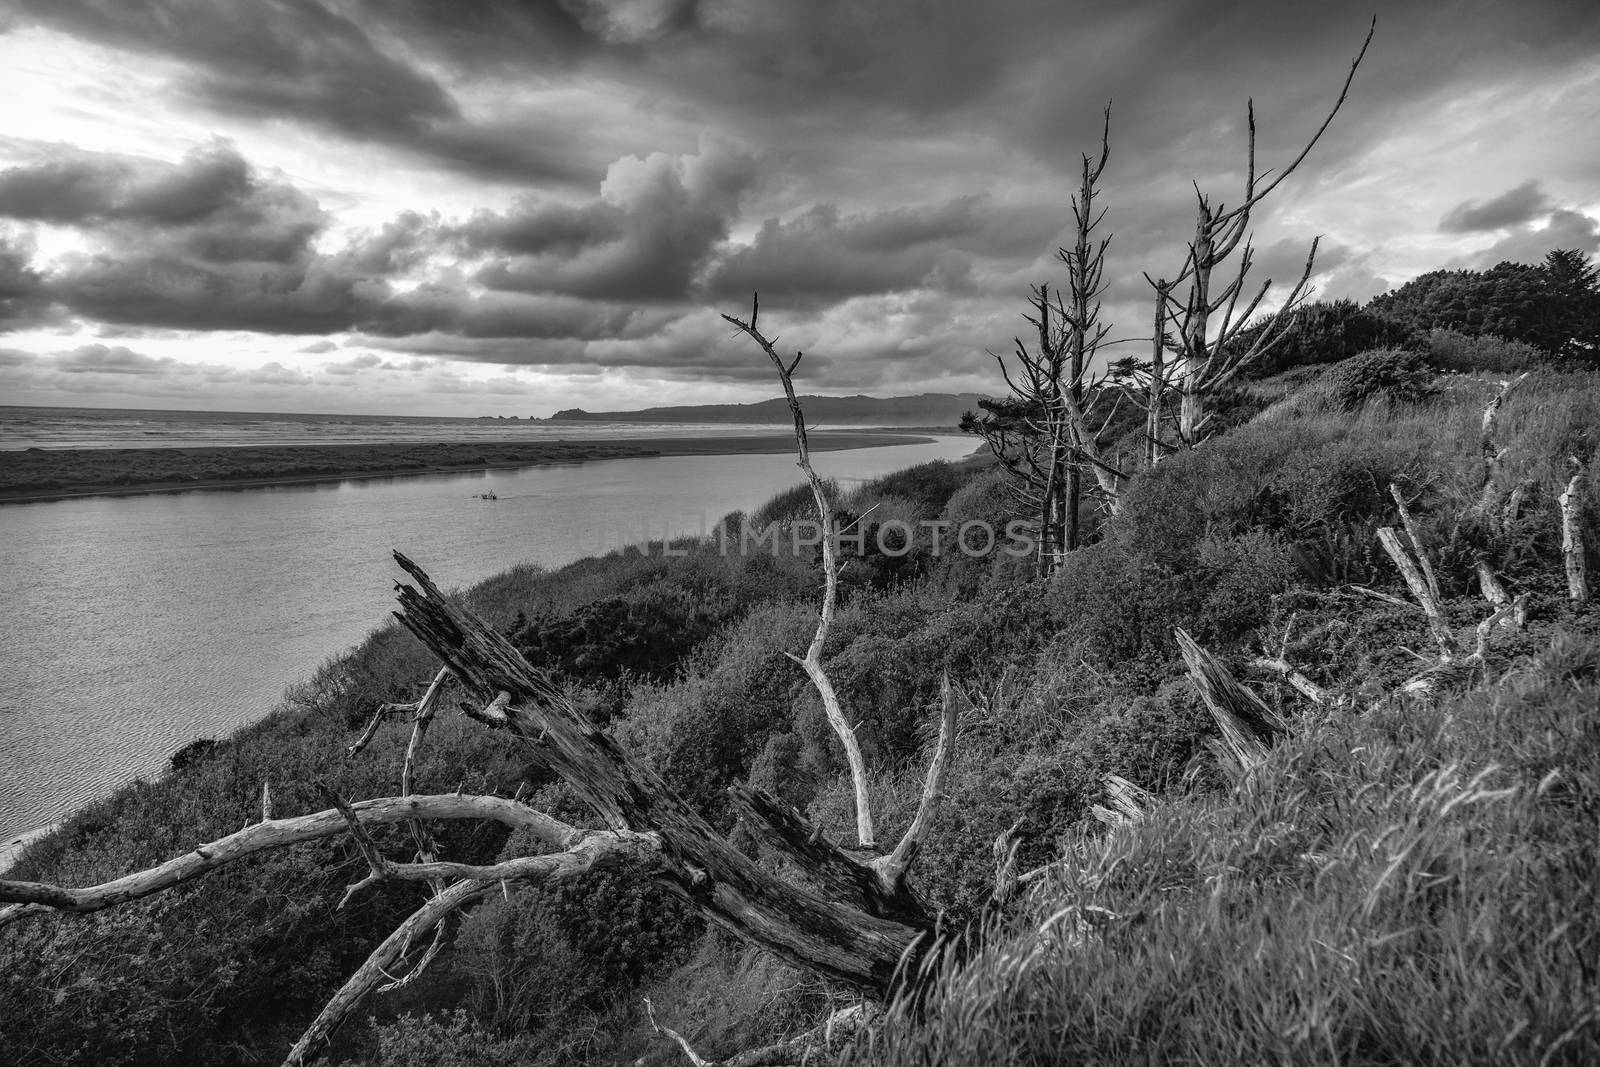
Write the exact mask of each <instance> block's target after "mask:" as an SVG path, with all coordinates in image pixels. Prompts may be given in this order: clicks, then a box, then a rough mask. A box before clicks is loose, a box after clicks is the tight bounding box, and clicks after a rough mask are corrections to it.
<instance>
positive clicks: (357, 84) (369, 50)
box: [19, 0, 603, 182]
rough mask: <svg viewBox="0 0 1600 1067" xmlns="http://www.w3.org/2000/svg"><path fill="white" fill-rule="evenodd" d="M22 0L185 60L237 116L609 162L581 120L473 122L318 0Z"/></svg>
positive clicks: (497, 156) (572, 162) (551, 158)
mask: <svg viewBox="0 0 1600 1067" xmlns="http://www.w3.org/2000/svg"><path fill="white" fill-rule="evenodd" d="M19 3H20V7H19V10H20V12H21V14H22V15H23V16H24V17H26V18H28V19H31V20H32V21H33V22H35V23H37V24H39V25H43V26H47V27H51V28H54V29H58V30H61V31H63V32H67V33H71V34H73V35H75V36H78V37H81V38H85V39H88V40H93V41H96V42H99V43H101V44H104V45H108V46H111V47H114V48H120V49H125V50H128V51H134V52H144V53H148V54H154V55H159V56H165V57H169V58H172V59H175V60H178V61H180V62H181V63H183V64H184V67H185V72H184V74H183V75H181V76H180V79H179V82H178V88H179V90H180V92H181V93H183V94H186V95H187V96H189V97H190V98H192V99H194V100H195V101H197V102H199V103H201V104H203V105H205V106H207V107H209V108H212V109H214V110H217V111H220V112H224V113H227V114H233V115H241V116H246V117H255V118H262V119H290V120H294V121H299V122H304V123H308V124H310V125H313V126H318V127H323V128H326V129H328V130H330V131H332V132H336V133H338V134H342V135H345V136H348V137H352V138H355V139H357V140H362V141H372V142H379V143H384V144H390V145H394V146H396V147H399V148H402V149H406V150H412V151H417V152H421V153H424V154H427V155H431V156H434V157H437V158H439V159H441V160H443V161H444V162H447V163H449V164H451V165H453V166H455V167H457V168H458V169H461V170H464V171H467V172H469V173H474V174H480V175H484V176H489V177H497V178H515V179H538V180H547V181H555V182H570V181H576V180H581V179H585V178H590V177H592V176H593V175H594V174H595V173H596V172H597V169H598V168H600V167H602V166H603V161H600V160H596V159H593V158H589V155H588V153H586V152H585V151H584V149H583V144H582V140H581V123H579V122H564V121H561V120H559V119H547V120H546V121H543V122H540V123H537V124H533V126H534V127H536V128H531V127H530V124H529V123H518V124H507V123H495V122H486V123H477V122H474V121H472V120H471V119H469V118H467V117H466V116H465V115H463V113H462V110H461V108H460V106H459V104H458V103H457V101H456V100H455V98H454V97H453V96H452V95H451V94H450V92H449V91H448V90H447V89H446V88H445V87H444V85H442V84H441V83H440V81H439V80H438V79H437V78H436V77H435V76H434V75H433V74H431V73H429V72H428V71H426V70H424V69H422V68H421V67H419V66H416V65H414V64H413V63H410V62H408V61H406V60H405V59H403V58H401V57H399V56H397V55H394V54H391V53H390V52H389V51H387V50H386V49H385V48H384V47H382V46H381V45H380V44H379V43H378V42H377V41H375V40H374V38H373V36H372V35H370V34H369V33H368V31H367V30H366V29H365V28H364V27H362V26H361V25H359V24H358V23H357V22H356V21H354V20H353V19H351V18H350V17H348V16H346V15H345V14H342V13H340V12H338V11H336V10H334V9H332V8H331V7H330V6H327V5H324V4H322V3H318V2H316V0H226V2H218V0H144V2H141V3H138V4H132V3H127V2H125V0H19ZM479 6H482V5H479ZM393 14H395V15H401V14H403V12H400V11H396V12H394V13H393ZM494 24H495V22H494V20H485V21H484V22H483V23H482V26H483V32H485V33H487V32H491V31H492V28H493V26H494ZM401 25H402V26H403V25H404V23H401Z"/></svg>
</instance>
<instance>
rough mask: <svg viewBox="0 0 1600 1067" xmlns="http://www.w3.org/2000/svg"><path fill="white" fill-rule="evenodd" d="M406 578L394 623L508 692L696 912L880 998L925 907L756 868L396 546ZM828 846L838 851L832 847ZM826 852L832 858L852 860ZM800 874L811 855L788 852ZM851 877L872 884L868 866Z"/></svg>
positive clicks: (468, 680) (920, 931)
mask: <svg viewBox="0 0 1600 1067" xmlns="http://www.w3.org/2000/svg"><path fill="white" fill-rule="evenodd" d="M395 558H396V559H397V560H398V561H399V563H400V565H401V566H402V567H403V568H404V569H405V570H406V571H407V572H408V573H409V574H410V575H411V577H412V579H413V581H414V582H415V585H402V586H401V587H400V603H401V610H400V611H399V612H398V613H397V615H398V616H399V618H400V621H401V622H402V623H403V624H404V625H405V626H406V628H407V629H409V630H410V631H411V632H412V633H414V634H415V635H416V636H417V637H418V638H419V639H420V640H421V641H422V642H423V643H424V644H425V645H427V646H428V647H429V648H430V649H431V650H432V651H433V653H434V654H435V655H437V656H439V657H440V659H442V660H443V661H444V662H445V663H446V664H447V665H448V666H449V667H450V669H451V671H452V672H453V673H454V674H455V676H456V678H457V679H458V680H459V681H460V682H461V684H462V686H463V687H464V688H465V689H466V690H467V692H468V693H469V694H471V695H474V696H476V697H478V698H479V699H481V700H489V699H491V696H492V695H493V694H499V693H502V692H504V693H506V694H508V695H509V700H507V701H506V702H505V703H504V706H503V710H502V711H501V712H500V715H499V720H500V722H501V724H502V726H503V728H504V729H506V730H508V731H509V732H510V733H512V734H513V735H514V736H517V737H519V738H522V739H523V740H525V741H527V742H528V743H530V744H533V745H534V746H536V747H537V749H538V751H539V754H540V757H541V760H542V761H543V762H544V763H545V765H546V766H548V767H549V768H550V769H551V770H552V771H553V772H555V773H556V774H557V775H559V776H560V777H561V778H562V779H563V780H565V781H566V783H567V784H568V785H569V786H570V787H571V788H572V789H573V791H574V792H575V793H576V794H577V795H578V796H579V797H580V798H581V799H582V800H583V801H584V802H585V803H587V804H588V805H589V807H590V808H591V809H593V810H594V811H595V813H596V814H597V815H599V816H600V817H601V818H602V819H603V820H604V821H605V823H606V825H607V826H608V827H610V828H611V829H612V830H615V831H626V830H634V831H639V832H644V831H649V832H652V833H654V834H657V835H659V839H660V841H661V849H660V855H661V875H660V876H661V878H662V879H663V881H664V882H665V883H666V884H667V885H669V886H672V887H673V888H676V889H677V890H678V891H679V892H680V893H681V894H682V895H683V896H684V897H685V898H687V899H688V900H689V901H690V902H691V903H693V904H694V905H695V906H696V907H697V908H698V909H699V910H700V912H701V914H702V915H704V916H705V917H707V918H708V919H711V920H712V921H714V922H717V923H719V924H720V925H722V926H724V927H726V928H727V929H729V930H730V931H732V932H733V933H735V934H736V935H738V936H740V937H742V938H744V939H746V940H748V941H751V942H753V943H755V944H757V945H760V946H761V947H763V948H766V949H768V950H769V951H771V952H773V953H774V954H776V955H778V956H780V957H781V958H783V959H785V960H787V961H789V962H791V963H794V964H795V965H797V966H800V967H803V968H805V969H807V970H810V971H813V972H814V973H817V974H820V975H823V976H826V977H829V978H833V979H835V980H837V981H840V982H843V983H845V984H847V985H850V986H853V987H856V988H858V989H860V990H862V991H864V992H866V993H867V994H869V995H873V996H883V995H886V994H887V993H888V991H889V989H890V987H891V985H892V984H893V981H894V974H895V971H896V968H897V966H898V965H899V963H900V961H901V958H902V957H903V956H906V955H912V956H915V955H916V954H917V952H918V951H920V949H919V948H918V947H917V946H919V945H924V944H925V941H924V935H926V934H928V933H929V932H930V931H931V929H932V918H931V917H930V916H928V915H927V914H926V913H925V912H924V913H922V914H919V915H916V916H915V918H916V920H917V921H915V922H913V921H911V919H912V915H911V914H908V913H907V912H905V911H902V910H898V909H897V910H896V912H895V914H894V915H893V916H892V917H887V916H884V915H880V914H875V913H874V912H873V911H872V910H871V909H872V908H873V906H874V901H873V900H871V899H860V900H855V901H848V902H842V903H841V902H839V901H834V900H829V899H825V898H823V897H821V896H818V895H816V894H815V893H812V892H809V891H806V890H803V889H800V888H799V887H797V886H795V885H793V884H791V883H789V882H787V881H785V880H783V879H780V878H777V877H774V876H773V875H772V874H770V873H768V872H766V871H764V870H762V869H761V868H760V867H758V866H757V865H756V864H755V863H753V862H752V861H751V860H750V859H749V858H748V857H746V856H745V855H744V854H743V853H741V852H740V851H739V850H738V849H736V848H734V847H733V845H731V844H730V843H729V842H728V841H727V840H726V839H725V838H724V837H723V836H722V835H721V834H719V833H717V832H716V831H715V830H714V829H713V828H712V827H711V826H710V825H709V824H708V823H706V821H705V820H704V819H703V818H701V817H700V815H699V814H698V813H697V812H695V811H694V810H693V809H692V808H691V807H689V805H688V804H687V803H686V802H685V801H683V800H682V799H681V798H679V797H678V796H677V794H676V793H675V792H673V790H672V789H671V788H670V787H668V786H667V784H666V783H665V782H663V781H662V780H661V778H660V776H659V775H657V774H656V773H655V772H654V771H653V770H651V769H650V768H648V767H646V766H645V765H643V764H642V763H640V762H639V761H637V760H635V759H634V758H633V757H632V756H630V755H629V754H628V753H627V752H626V751H624V750H623V749H622V748H620V747H619V746H618V745H617V744H616V742H615V741H614V740H613V739H612V738H611V737H610V736H609V735H607V734H606V733H605V732H604V731H603V730H601V729H599V728H598V727H595V726H594V725H592V724H590V723H589V722H588V721H587V720H585V719H584V718H583V717H582V716H581V715H580V714H579V713H578V712H577V711H576V710H574V709H573V708H572V707H571V705H570V703H569V702H568V701H567V700H566V699H565V698H564V697H563V696H562V695H561V694H560V693H558V692H557V691H556V690H555V689H554V688H553V687H552V686H551V684H550V683H549V681H548V680H547V679H546V678H545V677H544V676H543V674H542V673H540V672H538V671H536V670H534V669H533V668H532V667H530V666H529V665H528V664H527V662H526V661H524V660H523V659H522V657H521V656H520V655H518V653H517V651H516V649H515V648H513V647H512V646H511V644H510V642H509V641H507V640H506V639H505V638H504V637H503V636H501V635H500V634H499V633H497V632H496V631H494V630H493V629H491V628H490V627H488V626H486V625H484V623H483V622H482V621H481V620H479V619H478V618H477V617H476V616H475V615H473V614H472V613H471V612H469V611H467V610H466V609H465V608H462V607H460V606H458V605H456V604H454V603H452V602H451V601H450V600H449V599H448V598H446V597H445V596H444V595H443V594H442V593H440V591H439V590H438V588H437V587H436V586H435V585H434V584H433V582H432V581H431V580H430V579H429V578H428V576H427V574H425V573H424V572H423V571H422V570H421V568H419V567H417V565H416V564H414V563H412V562H411V561H410V560H408V559H406V558H405V557H404V556H402V555H400V554H399V553H396V555H395ZM836 851H837V850H836ZM841 856H842V853H840V854H839V856H830V857H829V858H830V860H833V861H835V862H843V861H849V862H852V863H853V862H855V861H853V860H851V859H850V857H843V859H842V860H841V859H840V857H841ZM791 858H792V859H794V861H795V862H796V863H797V865H799V866H800V867H801V868H802V869H804V870H806V871H807V872H808V873H810V872H812V871H814V869H815V868H816V866H817V861H816V860H815V859H814V857H812V856H810V855H795V856H793V857H791ZM856 866H859V867H862V874H861V876H860V881H861V882H862V883H864V884H876V883H877V881H878V880H877V877H876V875H875V874H874V872H872V871H871V869H870V868H866V867H865V866H864V865H861V864H859V863H857V864H856Z"/></svg>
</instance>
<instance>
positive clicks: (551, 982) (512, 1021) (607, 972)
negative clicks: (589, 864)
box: [453, 842, 702, 1036]
mask: <svg viewBox="0 0 1600 1067" xmlns="http://www.w3.org/2000/svg"><path fill="white" fill-rule="evenodd" d="M512 844H513V845H515V844H516V842H512ZM517 851H518V852H519V853H520V849H517ZM701 932H702V924H701V922H700V919H699V917H698V916H697V915H696V914H695V913H694V912H693V911H692V910H691V909H690V908H689V907H688V906H687V905H686V904H685V903H684V902H683V901H682V900H681V899H679V898H678V897H676V896H674V895H672V894H670V893H669V892H668V890H667V889H666V888H665V887H664V886H661V885H657V884H656V883H655V882H653V881H652V880H651V879H650V878H649V876H648V874H647V873H646V872H642V871H640V870H638V869H637V868H636V867H634V866H631V865H625V866H620V867H617V868H615V869H608V870H598V871H593V872H591V873H589V874H588V875H587V876H585V877H584V878H582V879H579V880H574V881H570V882H560V883H556V884H554V885H550V886H540V885H519V886H516V887H514V888H513V889H511V890H510V891H508V893H507V894H506V895H504V896H502V897H493V898H490V899H489V900H488V901H486V902H485V903H484V904H483V905H482V906H480V907H478V908H477V909H476V910H474V911H473V913H472V914H471V916H470V917H469V918H468V919H467V920H466V921H465V922H464V923H463V924H462V927H461V933H460V935H459V938H458V941H457V946H456V947H457V951H456V952H455V954H454V956H453V961H454V967H455V969H456V970H457V971H458V972H459V973H460V975H461V977H462V979H464V980H465V981H464V984H465V985H466V986H467V988H468V989H470V990H471V993H470V995H469V998H468V1000H469V1003H470V1004H471V1006H472V1008H473V1010H474V1014H475V1017H476V1018H477V1019H479V1020H481V1021H482V1022H483V1023H484V1024H485V1025H486V1026H487V1027H488V1028H489V1029H490V1030H491V1031H492V1032H495V1033H497V1034H500V1035H503V1036H509V1035H513V1034H518V1033H536V1032H538V1031H541V1030H544V1029H546V1028H548V1027H550V1026H556V1027H560V1026H563V1025H566V1024H568V1023H569V1022H570V1021H571V1020H572V1019H573V1018H574V1017H575V1016H578V1015H580V1014H581V1013H583V1012H587V1011H593V1010H596V1009H598V1008H600V1007H601V1006H602V1005H604V1004H605V1003H607V1002H609V1001H611V1000H614V999H616V998H620V997H627V996H629V995H630V993H631V991H632V990H633V989H634V988H635V987H636V986H637V985H638V984H639V983H640V982H642V981H644V980H646V979H648V978H650V977H652V976H658V975H660V974H661V973H664V972H665V971H667V970H670V969H671V968H673V967H675V966H677V965H678V964H679V963H680V962H682V960H683V958H684V957H685V956H686V955H687V954H688V952H689V950H690V948H691V947H692V946H693V945H694V943H695V941H696V940H697V939H698V938H699V936H700V934H701Z"/></svg>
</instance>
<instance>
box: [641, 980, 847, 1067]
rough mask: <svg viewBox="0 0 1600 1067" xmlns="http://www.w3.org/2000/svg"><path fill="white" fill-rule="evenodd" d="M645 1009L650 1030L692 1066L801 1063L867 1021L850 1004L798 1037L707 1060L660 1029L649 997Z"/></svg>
mask: <svg viewBox="0 0 1600 1067" xmlns="http://www.w3.org/2000/svg"><path fill="white" fill-rule="evenodd" d="M644 1010H645V1015H646V1017H647V1018H648V1019H649V1020H650V1026H651V1028H652V1029H654V1030H655V1032H656V1033H658V1034H660V1035H661V1036H663V1037H665V1038H667V1039H668V1040H670V1041H671V1042H672V1043H673V1044H675V1045H677V1046H678V1048H679V1049H680V1050H681V1051H682V1052H683V1055H684V1057H685V1058H686V1059H688V1061H689V1062H690V1064H692V1065H693V1067H780V1065H784V1064H804V1063H806V1062H807V1061H808V1060H809V1059H810V1057H811V1054H812V1053H813V1052H815V1051H817V1050H818V1049H819V1048H820V1049H827V1048H828V1047H830V1046H831V1045H833V1044H834V1043H835V1042H838V1041H842V1040H844V1039H845V1038H847V1037H850V1036H851V1035H852V1034H854V1033H856V1031H858V1030H860V1029H861V1028H862V1026H863V1025H864V1024H865V1022H866V1020H867V1008H866V1005H864V1004H852V1005H851V1006H850V1007H848V1008H843V1009H841V1010H839V1011H836V1012H833V1013H832V1014H831V1015H829V1016H828V1018H827V1019H826V1020H824V1021H823V1023H822V1025H821V1026H818V1027H816V1028H815V1029H812V1030H808V1031H806V1032H805V1033H803V1034H800V1035H799V1036H798V1037H792V1038H789V1039H787V1040H784V1041H778V1042H774V1043H773V1044H770V1045H765V1046H763V1047H761V1048H755V1049H749V1050H747V1051H744V1052H740V1053H737V1054H736V1055H733V1056H729V1057H728V1058H727V1059H725V1060H708V1059H706V1058H705V1057H704V1056H702V1055H700V1054H699V1053H698V1052H696V1051H695V1050H694V1046H693V1045H691V1044H690V1043H689V1040H688V1038H686V1037H684V1036H683V1035H682V1034H680V1033H678V1031H676V1030H674V1029H672V1028H671V1027H668V1026H663V1025H662V1024H661V1023H660V1022H659V1021H658V1020H657V1019H656V1009H655V1005H653V1004H651V1003H650V998H649V997H645V998H644Z"/></svg>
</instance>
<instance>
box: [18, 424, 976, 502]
mask: <svg viewBox="0 0 1600 1067" xmlns="http://www.w3.org/2000/svg"><path fill="white" fill-rule="evenodd" d="M950 432H952V433H953V432H954V431H953V430H952V431H950ZM929 440H931V439H930V438H929V437H928V436H926V434H925V433H921V432H910V433H908V432H905V431H902V430H899V429H894V428H886V429H872V428H868V429H861V430H818V431H814V432H813V433H812V434H811V435H810V444H811V448H812V449H813V450H815V451H818V452H832V451H838V450H841V449H849V448H875V447H883V446H887V445H909V444H926V443H928V441H929ZM793 449H794V437H793V435H792V433H791V432H790V431H789V430H788V428H787V427H784V428H781V429H780V428H777V427H774V430H773V433H772V434H771V435H770V436H768V435H763V436H749V435H744V436H739V437H654V438H595V439H592V440H578V441H568V440H560V441H531V442H517V441H496V442H481V441H468V442H429V443H424V444H415V443H390V444H359V445H352V444H345V445H281V446H253V445H245V446H227V445H216V446H206V447H180V448H125V449H27V450H25V451H18V452H0V504H32V503H44V502H46V501H52V500H70V499H77V498H82V497H102V496H134V495H143V494H148V493H181V492H189V491H194V490H238V489H261V488H269V487H274V486H294V485H314V484H319V483H325V482H341V481H349V480H360V479H367V478H397V477H407V476H412V475H428V474H469V473H472V472H475V471H488V470H514V469H518V468H522V467H536V466H543V465H546V464H558V463H561V464H565V463H585V462H589V461H592V460H603V459H642V458H647V457H650V456H694V455H759V454H769V453H774V452H785V451H792V450H793Z"/></svg>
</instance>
